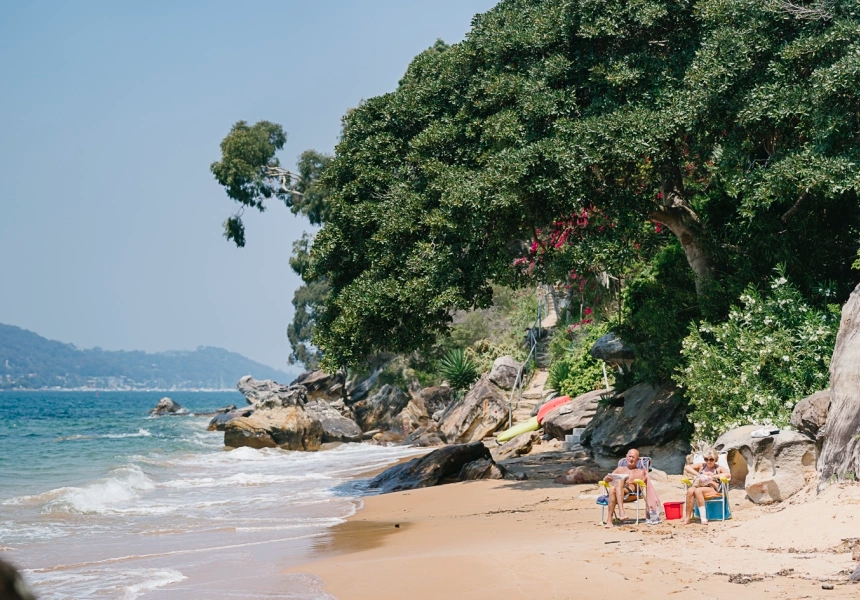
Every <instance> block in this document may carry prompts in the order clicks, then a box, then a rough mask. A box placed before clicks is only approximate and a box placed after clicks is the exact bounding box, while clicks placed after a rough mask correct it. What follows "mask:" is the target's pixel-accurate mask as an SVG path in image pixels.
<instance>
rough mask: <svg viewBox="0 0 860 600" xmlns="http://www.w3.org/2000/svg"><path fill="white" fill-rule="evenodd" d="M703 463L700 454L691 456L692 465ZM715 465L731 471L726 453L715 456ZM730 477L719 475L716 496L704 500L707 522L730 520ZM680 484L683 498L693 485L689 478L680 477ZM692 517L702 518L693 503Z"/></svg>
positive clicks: (703, 459) (703, 460)
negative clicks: (682, 489) (682, 486)
mask: <svg viewBox="0 0 860 600" xmlns="http://www.w3.org/2000/svg"><path fill="white" fill-rule="evenodd" d="M704 462H705V457H704V456H703V455H701V454H695V455H693V464H694V465H699V464H703V463H704ZM717 464H718V465H719V466H721V467H725V468H726V470H727V471H731V469H730V468H729V460H728V453H727V452H721V453H720V454H718V455H717ZM730 479H731V478H730V477H729V476H728V475H720V476H719V480H720V488H719V490H718V491H717V493H718V494H719V495H718V496H713V497H711V498H708V499H707V500H705V516H706V517H707V518H708V521H725V520H726V519H731V518H732V508H731V506H730V505H729V481H730ZM681 482H682V483H683V484H684V496H685V497H686V495H687V490H688V489H690V486H692V485H693V480H692V479H691V478H689V477H686V476H684V477H682V478H681ZM693 515H694V516H695V517H698V518H700V519H701V518H702V517H701V515H700V514H699V507H698V506H697V505H696V504H695V502H694V503H693Z"/></svg>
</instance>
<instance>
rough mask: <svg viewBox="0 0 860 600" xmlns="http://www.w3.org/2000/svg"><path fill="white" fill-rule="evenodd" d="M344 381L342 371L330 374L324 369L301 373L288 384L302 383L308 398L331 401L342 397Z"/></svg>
mask: <svg viewBox="0 0 860 600" xmlns="http://www.w3.org/2000/svg"><path fill="white" fill-rule="evenodd" d="M345 381H346V378H345V377H344V375H343V373H336V374H334V375H331V374H330V373H326V372H325V371H321V370H316V371H306V372H305V373H302V374H301V375H299V376H298V377H297V378H296V379H295V380H294V381H293V382H292V383H291V384H290V385H303V386H304V387H305V390H307V397H308V400H325V401H327V402H331V401H334V400H338V399H340V398H342V397H343V395H344V393H345V389H344V384H345Z"/></svg>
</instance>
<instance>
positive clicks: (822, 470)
mask: <svg viewBox="0 0 860 600" xmlns="http://www.w3.org/2000/svg"><path fill="white" fill-rule="evenodd" d="M858 431H860V285H858V286H857V287H856V288H854V291H853V292H851V297H850V298H848V302H846V303H845V306H843V307H842V320H841V321H840V322H839V333H838V334H837V335H836V347H835V348H834V349H833V357H832V358H831V359H830V409H829V411H828V413H827V422H826V423H825V424H824V428H823V429H821V430H820V431H819V432H818V444H819V448H820V452H819V455H818V475H819V483H820V484H825V483H826V482H827V481H829V480H830V478H831V477H832V476H836V478H837V479H842V478H844V477H845V476H846V475H848V474H849V473H851V474H852V475H854V476H855V477H856V474H857V473H860V435H857V432H858Z"/></svg>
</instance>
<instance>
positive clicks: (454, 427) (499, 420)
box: [439, 374, 508, 444]
mask: <svg viewBox="0 0 860 600" xmlns="http://www.w3.org/2000/svg"><path fill="white" fill-rule="evenodd" d="M507 422H508V398H507V396H506V394H505V393H504V392H503V391H502V389H501V388H499V386H497V385H496V384H495V383H493V382H491V381H490V379H489V377H488V376H487V375H486V374H484V375H482V376H481V378H480V379H479V380H478V382H477V383H476V384H475V385H474V386H473V387H472V389H471V390H469V393H468V394H466V397H465V398H463V399H462V400H461V401H459V402H454V403H451V405H450V406H448V408H447V410H446V411H445V412H444V414H443V415H442V418H441V420H440V421H439V431H440V432H442V436H443V437H444V438H445V440H447V442H448V443H449V444H467V443H469V442H477V441H480V440H482V439H484V438H485V437H488V436H491V435H493V434H494V433H496V432H497V431H499V430H500V429H503V428H504V426H505V424H506V423H507Z"/></svg>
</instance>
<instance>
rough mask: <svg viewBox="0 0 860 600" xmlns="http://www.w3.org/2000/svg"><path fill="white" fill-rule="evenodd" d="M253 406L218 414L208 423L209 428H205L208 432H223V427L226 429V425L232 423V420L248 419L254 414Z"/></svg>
mask: <svg viewBox="0 0 860 600" xmlns="http://www.w3.org/2000/svg"><path fill="white" fill-rule="evenodd" d="M254 410H255V409H254V407H253V406H245V407H243V408H238V409H237V408H235V407H234V409H233V410H231V411H230V412H226V413H220V414H217V415H215V416H214V417H212V420H211V421H209V426H208V427H207V428H206V429H207V430H208V431H224V427H226V425H227V423H229V422H230V421H232V420H233V419H238V418H239V417H250V416H251V415H252V414H254Z"/></svg>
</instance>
